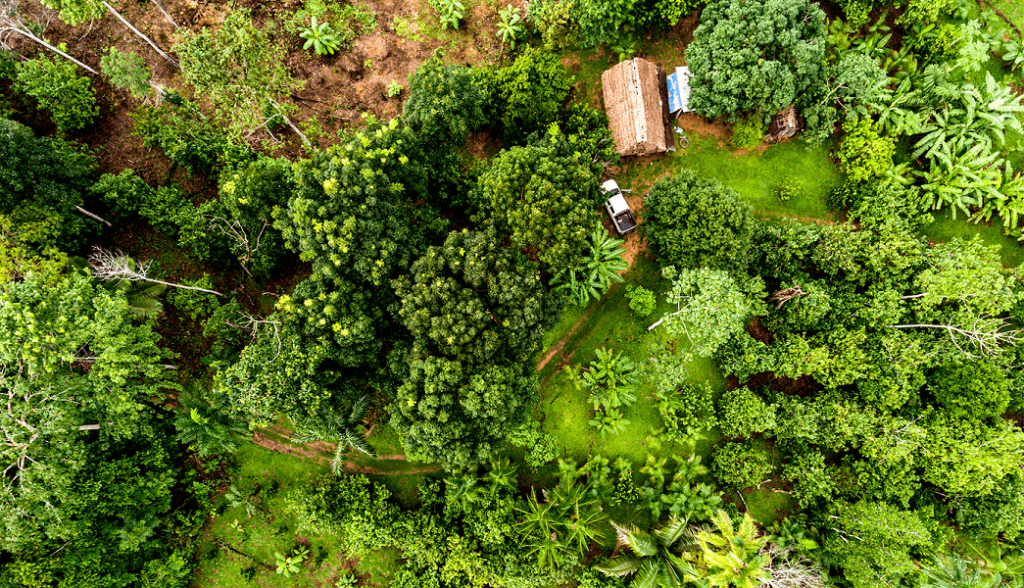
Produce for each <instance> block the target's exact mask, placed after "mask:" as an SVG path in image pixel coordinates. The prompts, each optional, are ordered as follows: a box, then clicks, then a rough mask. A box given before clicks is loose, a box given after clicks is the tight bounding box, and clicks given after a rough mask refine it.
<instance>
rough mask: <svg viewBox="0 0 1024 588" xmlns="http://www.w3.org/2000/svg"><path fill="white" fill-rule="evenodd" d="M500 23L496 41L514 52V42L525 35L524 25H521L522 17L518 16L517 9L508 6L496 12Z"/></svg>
mask: <svg viewBox="0 0 1024 588" xmlns="http://www.w3.org/2000/svg"><path fill="white" fill-rule="evenodd" d="M498 16H500V17H501V22H499V23H498V39H500V40H501V42H502V43H507V44H508V46H509V49H511V50H512V51H515V50H516V40H517V39H520V38H522V36H523V35H524V34H526V25H524V24H523V22H522V21H523V17H522V16H520V15H519V9H518V8H516V7H514V6H512V5H511V4H509V5H508V7H506V8H505V9H504V10H499V11H498Z"/></svg>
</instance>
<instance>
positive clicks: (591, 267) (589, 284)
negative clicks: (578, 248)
mask: <svg viewBox="0 0 1024 588" xmlns="http://www.w3.org/2000/svg"><path fill="white" fill-rule="evenodd" d="M623 243H624V241H622V240H621V239H616V238H614V237H612V236H611V235H610V234H609V233H608V231H606V230H605V229H604V227H603V226H601V224H598V225H597V226H596V227H595V228H594V230H593V232H592V233H591V234H590V239H589V240H588V244H589V245H590V251H589V252H588V253H586V254H584V255H583V261H582V263H580V265H578V266H576V267H571V268H569V269H567V270H562V271H560V272H559V273H557V274H555V276H554V277H553V278H552V279H551V285H553V286H555V290H556V291H564V292H565V293H566V294H567V295H568V296H569V299H570V300H571V301H572V302H573V303H574V304H576V305H578V306H586V305H587V304H589V303H590V300H591V298H593V299H595V300H600V298H601V296H603V295H604V293H605V292H607V291H608V289H609V288H611V286H612V282H621V281H622V276H620V275H619V272H621V271H623V270H626V269H628V268H629V264H627V263H626V261H625V260H624V259H623V258H622V256H623V255H624V254H625V253H626V249H625V248H624V247H623V246H622V244H623Z"/></svg>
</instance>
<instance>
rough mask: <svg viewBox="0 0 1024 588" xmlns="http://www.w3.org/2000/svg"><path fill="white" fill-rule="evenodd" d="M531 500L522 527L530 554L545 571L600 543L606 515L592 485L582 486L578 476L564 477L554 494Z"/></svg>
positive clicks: (531, 497)
mask: <svg viewBox="0 0 1024 588" xmlns="http://www.w3.org/2000/svg"><path fill="white" fill-rule="evenodd" d="M542 496H543V497H544V500H543V501H542V500H539V499H538V498H537V493H536V492H535V491H534V492H531V493H530V495H529V496H527V508H525V509H522V508H520V509H519V511H520V512H521V513H523V514H524V515H526V516H525V517H524V518H523V520H522V521H520V522H519V523H518V526H519V527H520V528H521V529H522V530H523V531H522V537H523V538H524V543H525V545H526V547H527V550H528V553H529V554H530V555H534V556H536V557H537V563H538V565H539V566H540V567H541V568H548V569H550V568H554V567H556V566H557V565H558V564H559V563H560V562H561V561H562V560H563V559H564V558H565V557H567V556H569V555H572V554H575V555H583V554H584V553H586V551H587V548H588V547H589V546H590V543H591V542H592V541H600V540H601V539H602V537H603V534H602V533H601V531H600V523H601V521H603V520H604V518H605V515H604V513H603V512H602V511H601V501H600V500H599V499H598V498H597V497H596V495H595V494H594V492H593V486H592V485H591V484H589V483H587V484H580V483H578V482H577V478H576V476H572V475H570V476H563V478H562V482H561V483H560V484H559V485H558V486H556V487H555V488H554V489H553V490H551V491H550V492H547V491H544V492H543V493H542Z"/></svg>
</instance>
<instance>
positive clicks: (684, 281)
mask: <svg viewBox="0 0 1024 588" xmlns="http://www.w3.org/2000/svg"><path fill="white" fill-rule="evenodd" d="M662 275H663V276H664V277H665V279H667V280H671V281H672V288H671V289H670V290H669V292H668V294H667V296H666V297H667V299H668V301H669V302H670V303H674V304H675V305H676V310H673V311H669V312H667V313H666V314H665V316H663V317H661V318H660V319H659V320H658V321H657V322H655V323H654V324H652V325H651V326H649V327H648V328H647V329H648V330H654V329H656V328H658V327H663V331H664V332H665V333H666V334H667V335H668V336H669V337H672V338H675V337H686V340H687V342H688V343H689V344H690V347H689V350H688V353H689V354H691V355H694V356H700V357H706V356H709V355H712V354H713V353H714V352H715V351H716V350H717V349H718V348H719V347H721V346H722V345H723V344H725V342H726V341H728V340H729V338H730V337H731V336H733V335H734V334H736V333H739V332H741V331H742V330H743V326H744V324H745V323H746V321H747V319H749V318H751V317H753V316H757V315H759V314H763V313H764V312H765V310H764V303H763V302H762V301H761V299H762V298H763V294H764V282H763V281H761V280H760V278H754V279H749V280H746V281H743V282H740V281H738V280H737V279H735V278H733V277H732V276H730V275H729V273H728V272H724V271H718V270H710V269H707V268H702V269H683V270H682V271H676V268H675V267H672V266H670V267H667V268H665V269H664V270H662Z"/></svg>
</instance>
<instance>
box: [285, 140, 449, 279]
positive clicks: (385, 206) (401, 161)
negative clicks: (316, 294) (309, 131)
mask: <svg viewBox="0 0 1024 588" xmlns="http://www.w3.org/2000/svg"><path fill="white" fill-rule="evenodd" d="M424 174H425V170H424V168H423V164H422V162H421V161H420V160H419V152H418V151H417V150H416V143H415V138H414V136H413V135H412V133H411V132H410V131H409V130H408V129H405V128H402V127H400V126H399V123H398V121H397V120H392V121H391V122H390V123H387V124H385V125H379V126H374V125H371V126H370V127H369V128H367V129H366V130H364V131H360V132H357V133H355V134H354V135H352V136H351V137H350V138H349V139H348V140H346V141H345V142H344V143H342V144H341V145H337V146H333V147H330V148H328V149H327V150H325V151H317V152H314V154H313V157H312V159H309V160H301V161H299V162H297V163H296V164H295V165H294V166H293V181H294V183H295V188H294V189H293V190H292V192H291V197H290V198H289V199H288V205H287V207H286V208H284V209H283V210H279V211H275V215H274V216H275V219H276V220H275V222H274V226H275V227H276V228H278V229H279V230H280V231H281V234H282V236H283V237H284V239H285V243H286V246H287V247H288V248H289V249H291V250H293V251H296V252H298V253H299V256H300V258H301V259H302V260H303V261H316V262H317V263H316V265H317V271H319V272H323V273H324V274H325V276H326V277H332V278H334V277H339V278H340V277H342V276H348V277H349V278H350V279H353V280H358V281H365V282H368V283H372V284H376V285H381V284H385V283H387V281H388V280H389V279H390V278H391V277H393V276H394V275H396V274H397V273H399V272H401V271H403V270H405V269H406V268H408V266H409V264H410V263H411V262H412V261H413V260H414V259H415V258H416V257H417V256H418V255H419V253H420V252H421V251H422V250H423V246H424V244H425V243H424V240H425V238H426V235H425V234H424V233H426V231H428V230H429V229H431V227H430V226H429V225H427V224H426V223H425V222H423V223H417V222H415V221H414V219H415V218H416V217H415V216H414V215H415V214H416V213H417V211H416V210H415V209H414V207H412V205H411V203H412V202H413V201H414V200H415V199H416V197H417V196H418V195H420V194H422V193H424V191H425V186H424V182H425V181H426V178H425V177H424ZM424 214H427V213H426V212H424Z"/></svg>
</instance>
